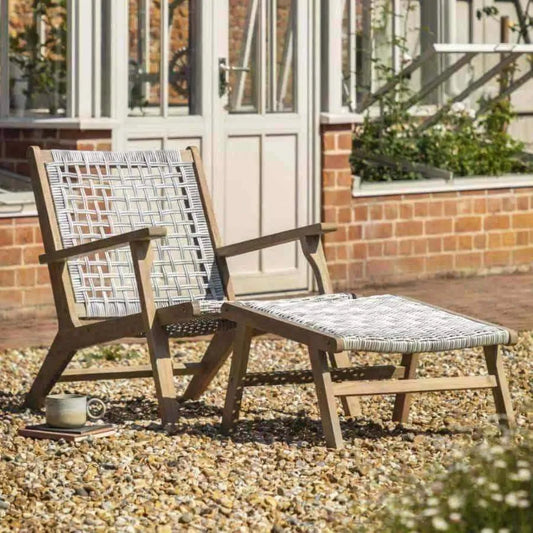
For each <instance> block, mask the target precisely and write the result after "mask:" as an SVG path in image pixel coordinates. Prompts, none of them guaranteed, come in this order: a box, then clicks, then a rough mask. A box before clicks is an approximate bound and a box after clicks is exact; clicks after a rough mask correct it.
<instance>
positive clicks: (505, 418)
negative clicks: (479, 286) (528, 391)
mask: <svg viewBox="0 0 533 533" xmlns="http://www.w3.org/2000/svg"><path fill="white" fill-rule="evenodd" d="M498 348H499V347H498V346H485V347H484V348H483V351H484V352H485V362H486V364H487V370H488V371H489V374H490V375H492V376H494V377H495V378H496V383H497V386H496V387H495V388H493V389H492V394H493V396H494V403H495V405H496V412H497V413H498V415H499V422H500V425H501V426H502V427H505V428H514V427H515V426H516V421H515V416H514V413H513V407H512V405H511V395H510V393H509V386H508V384H507V378H506V377H505V370H504V368H503V360H502V355H501V352H500V350H499V349H498Z"/></svg>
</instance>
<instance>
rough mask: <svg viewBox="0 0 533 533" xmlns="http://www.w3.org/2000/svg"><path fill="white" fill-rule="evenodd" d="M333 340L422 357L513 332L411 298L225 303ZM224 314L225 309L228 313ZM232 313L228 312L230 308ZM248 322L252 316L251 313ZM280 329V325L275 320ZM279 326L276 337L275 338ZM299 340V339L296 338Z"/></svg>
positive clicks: (510, 337) (503, 338)
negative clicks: (422, 354) (428, 353)
mask: <svg viewBox="0 0 533 533" xmlns="http://www.w3.org/2000/svg"><path fill="white" fill-rule="evenodd" d="M225 306H230V307H232V308H233V310H234V313H233V314H234V316H235V313H238V308H240V309H242V310H245V309H246V310H249V311H256V312H258V313H260V314H261V316H262V317H263V319H264V318H265V317H266V318H267V319H268V318H270V319H276V320H279V321H282V322H283V323H284V325H286V324H287V323H288V324H293V325H294V326H302V327H303V328H305V329H306V330H313V331H315V332H317V333H322V334H325V335H327V336H331V337H334V338H335V339H337V340H338V341H340V342H338V346H342V349H345V350H358V351H359V350H360V351H369V352H381V353H396V352H400V353H417V352H437V351H442V350H458V349H462V348H472V347H475V346H490V345H498V344H510V343H512V342H514V336H515V334H514V332H512V331H510V330H508V329H506V328H504V327H502V326H497V325H494V324H489V323H486V322H483V321H481V320H477V319H474V318H469V317H465V316H462V315H459V314H456V313H453V312H450V311H446V310H444V309H440V308H437V307H434V306H432V305H428V304H425V303H423V302H419V301H416V300H411V299H409V298H404V297H401V296H393V295H390V294H383V295H377V296H368V297H362V298H354V297H353V296H352V295H351V294H328V295H320V296H315V297H308V298H295V299H287V300H265V301H261V300H253V301H241V302H237V303H231V304H225ZM223 309H224V308H223ZM228 310H229V307H228ZM246 314H247V316H248V317H252V322H253V314H250V313H246ZM272 323H273V324H274V325H275V320H274V321H272ZM275 329H276V328H275V327H274V328H273V329H272V332H274V333H276V331H275ZM294 340H300V339H298V338H295V339H294Z"/></svg>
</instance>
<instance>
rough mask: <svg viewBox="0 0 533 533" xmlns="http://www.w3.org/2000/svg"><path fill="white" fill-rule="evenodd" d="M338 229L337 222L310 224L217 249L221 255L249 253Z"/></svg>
mask: <svg viewBox="0 0 533 533" xmlns="http://www.w3.org/2000/svg"><path fill="white" fill-rule="evenodd" d="M336 230H337V226H336V225H335V224H325V223H320V224H311V225H310V226H304V227H302V228H296V229H290V230H287V231H281V232H279V233H273V234H272V235H265V236H264V237H258V238H257V239H250V240H249V241H242V242H237V243H235V244H228V245H227V246H221V247H220V248H217V249H216V254H217V255H218V256H219V257H231V256H234V255H240V254H247V253H249V252H255V251H256V250H262V249H263V248H269V247H271V246H277V245H278V244H284V243H286V242H291V241H297V240H299V239H301V238H302V237H307V236H309V235H322V234H323V233H328V232H330V231H336Z"/></svg>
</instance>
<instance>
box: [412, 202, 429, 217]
mask: <svg viewBox="0 0 533 533" xmlns="http://www.w3.org/2000/svg"><path fill="white" fill-rule="evenodd" d="M428 212H429V208H428V204H427V202H416V203H415V217H427V216H428Z"/></svg>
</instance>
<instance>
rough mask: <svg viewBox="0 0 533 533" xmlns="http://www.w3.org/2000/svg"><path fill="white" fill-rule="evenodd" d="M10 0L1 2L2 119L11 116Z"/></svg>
mask: <svg viewBox="0 0 533 533" xmlns="http://www.w3.org/2000/svg"><path fill="white" fill-rule="evenodd" d="M7 1H8V0H0V117H7V116H8V114H9V18H8V9H7Z"/></svg>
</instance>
